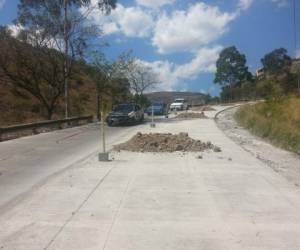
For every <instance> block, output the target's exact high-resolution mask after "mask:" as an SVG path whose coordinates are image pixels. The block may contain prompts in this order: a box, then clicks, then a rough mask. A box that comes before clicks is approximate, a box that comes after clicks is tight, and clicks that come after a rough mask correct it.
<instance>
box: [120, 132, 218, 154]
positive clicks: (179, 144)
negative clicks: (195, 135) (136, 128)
mask: <svg viewBox="0 0 300 250" xmlns="http://www.w3.org/2000/svg"><path fill="white" fill-rule="evenodd" d="M114 150H116V151H121V150H125V151H132V152H176V151H183V152H187V151H189V152H202V151H205V150H212V151H214V152H221V148H220V147H218V146H215V145H213V144H212V143H211V142H202V141H200V140H194V139H192V138H190V137H189V135H188V134H187V133H179V134H175V135H174V134H171V133H150V134H142V133H137V134H136V135H135V136H134V137H132V138H131V139H130V140H129V141H127V142H125V143H122V144H119V145H115V146H114Z"/></svg>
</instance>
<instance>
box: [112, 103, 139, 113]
mask: <svg viewBox="0 0 300 250" xmlns="http://www.w3.org/2000/svg"><path fill="white" fill-rule="evenodd" d="M113 111H114V112H121V113H130V112H132V111H134V105H132V104H121V105H118V106H116V107H115V108H114V110H113Z"/></svg>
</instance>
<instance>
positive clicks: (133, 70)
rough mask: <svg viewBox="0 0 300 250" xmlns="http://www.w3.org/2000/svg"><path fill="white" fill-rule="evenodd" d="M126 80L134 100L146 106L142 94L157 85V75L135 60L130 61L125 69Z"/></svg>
mask: <svg viewBox="0 0 300 250" xmlns="http://www.w3.org/2000/svg"><path fill="white" fill-rule="evenodd" d="M127 78H128V80H129V82H130V87H131V90H132V91H133V92H134V95H135V100H137V101H138V103H139V104H141V105H142V106H144V105H146V104H147V101H146V98H144V97H143V96H144V93H145V92H146V91H147V90H150V89H151V88H153V87H154V86H155V85H157V84H158V83H159V80H158V76H157V74H156V73H155V72H154V71H153V69H152V68H151V67H149V66H146V65H143V64H142V63H141V62H139V61H137V60H133V61H130V63H129V65H128V69H127Z"/></svg>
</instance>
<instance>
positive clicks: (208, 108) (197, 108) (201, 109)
mask: <svg viewBox="0 0 300 250" xmlns="http://www.w3.org/2000/svg"><path fill="white" fill-rule="evenodd" d="M192 110H193V111H216V110H215V109H214V108H212V107H211V106H202V107H193V108H192Z"/></svg>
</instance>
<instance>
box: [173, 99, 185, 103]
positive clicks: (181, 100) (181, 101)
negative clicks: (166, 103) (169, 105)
mask: <svg viewBox="0 0 300 250" xmlns="http://www.w3.org/2000/svg"><path fill="white" fill-rule="evenodd" d="M175 102H179V103H184V100H183V99H176V100H175Z"/></svg>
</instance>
